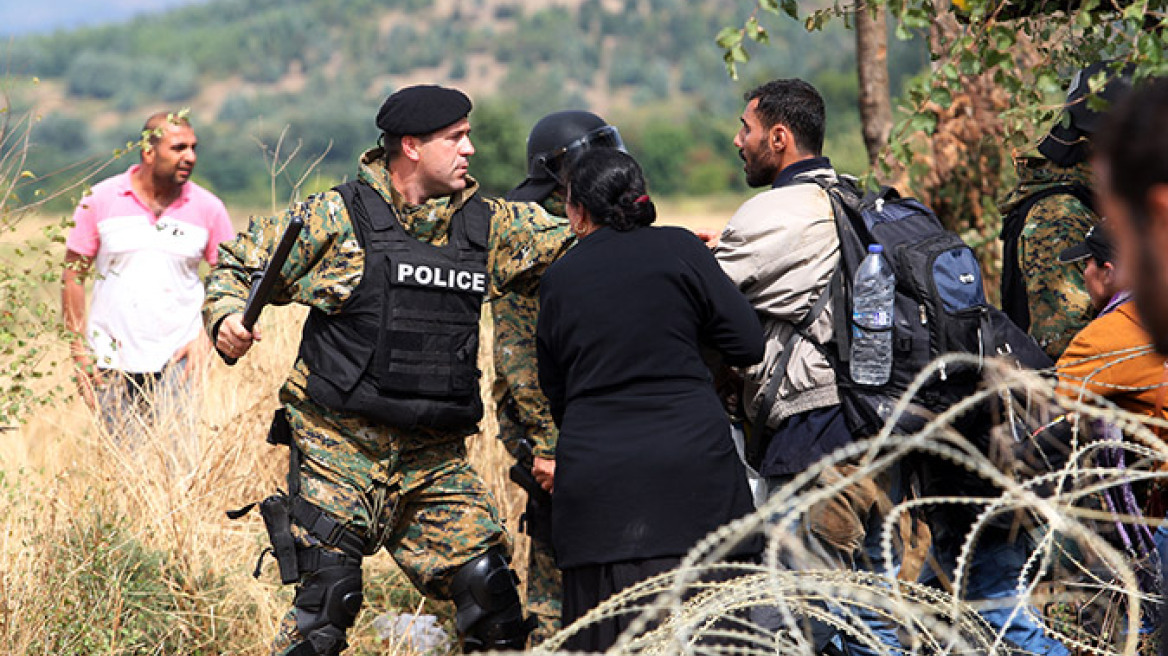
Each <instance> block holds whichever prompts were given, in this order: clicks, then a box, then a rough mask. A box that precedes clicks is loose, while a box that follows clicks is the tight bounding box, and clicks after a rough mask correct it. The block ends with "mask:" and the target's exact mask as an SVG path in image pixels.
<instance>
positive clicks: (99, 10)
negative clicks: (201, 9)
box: [0, 0, 207, 37]
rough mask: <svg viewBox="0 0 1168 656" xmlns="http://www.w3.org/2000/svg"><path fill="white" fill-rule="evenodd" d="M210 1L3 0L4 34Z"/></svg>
mask: <svg viewBox="0 0 1168 656" xmlns="http://www.w3.org/2000/svg"><path fill="white" fill-rule="evenodd" d="M206 1H207V0H0V36H3V37H10V36H21V35H24V34H37V33H47V32H53V31H55V30H67V29H72V28H76V27H83V26H90V25H100V24H102V23H119V22H122V21H125V20H128V19H130V18H133V17H134V16H137V15H139V14H143V13H149V12H158V11H164V10H166V9H170V8H172V7H177V6H180V5H186V4H196V3H200V2H206Z"/></svg>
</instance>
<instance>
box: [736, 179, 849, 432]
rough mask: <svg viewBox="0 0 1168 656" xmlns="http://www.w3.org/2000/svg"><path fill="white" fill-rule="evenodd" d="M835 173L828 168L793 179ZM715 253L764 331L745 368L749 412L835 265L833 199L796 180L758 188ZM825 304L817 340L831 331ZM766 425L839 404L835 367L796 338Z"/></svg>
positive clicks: (814, 329) (814, 328)
mask: <svg viewBox="0 0 1168 656" xmlns="http://www.w3.org/2000/svg"><path fill="white" fill-rule="evenodd" d="M808 176H831V177H834V176H835V171H833V170H832V169H830V168H822V169H815V170H812V171H809V172H806V173H802V174H800V175H798V176H796V178H795V180H796V181H798V180H801V179H803V178H806V177H808ZM714 255H715V256H716V257H717V258H718V262H719V263H721V265H722V269H723V270H725V272H726V274H727V275H728V276H730V279H731V280H733V281H734V283H735V284H736V285H738V288H739V289H740V290H742V293H743V294H744V295H746V298H747V299H748V300H749V301H750V303H751V305H753V306H754V309H755V311H756V312H758V315H759V319H760V320H761V321H762V325H763V330H764V331H765V333H766V338H767V344H766V355H765V356H764V357H763V361H762V362H761V363H760V364H758V365H755V366H753V367H751V368H749V369H747V370H746V372H745V374H746V391H745V398H746V400H747V402H746V411H747V416H748V417H754V416H755V415H756V414H757V413H758V408H759V405H760V403H761V402H762V396H763V393H764V391H765V389H766V384H767V382H768V381H769V380H770V377H771V376H772V375H775V374H776V372H774V371H773V369H774V368H775V365H776V364H777V363H778V360H779V358H780V356H781V355H782V349H783V345H784V344H785V343H786V341H787V339H788V337H790V336H791V334H792V333H794V330H795V326H796V325H797V324H798V323H799V322H800V321H802V320H803V317H804V316H805V315H806V314H807V312H808V311H809V310H810V309H811V307H812V305H814V304H815V301H817V300H818V299H819V296H820V295H821V294H824V293H826V292H827V289H828V285H829V283H830V281H831V277H832V274H833V273H834V272H835V269H836V266H837V265H838V264H839V237H838V236H837V234H836V225H835V218H834V216H833V214H832V209H831V200H830V199H829V198H828V195H827V192H825V191H824V190H823V189H822V188H820V187H819V185H817V184H815V183H814V182H810V181H808V182H795V183H792V184H788V185H786V186H782V187H779V188H776V189H770V190H768V191H764V192H762V193H760V194H758V195H757V196H755V197H754V198H751V199H750V200H748V201H746V203H744V204H743V205H742V207H740V208H738V211H737V212H735V214H734V216H733V217H731V218H730V222H729V223H727V224H726V228H725V229H724V230H723V231H722V237H721V240H720V241H719V243H718V246H717V248H716V249H715V250H714ZM831 306H832V304H831V303H830V302H829V303H828V304H827V306H826V308H824V310H823V312H822V313H821V314H820V315H819V318H818V319H816V320H815V322H814V323H813V324H812V325H811V327H810V328H809V329H808V331H807V332H808V333H809V334H810V335H811V336H812V337H814V338H815V340H816V341H818V342H820V343H823V342H826V341H827V340H828V339H830V338H831V334H832V315H833V312H832V307H831ZM791 348H792V349H793V353H792V356H791V359H790V362H789V363H788V365H787V370H786V372H777V373H778V374H780V375H783V376H784V378H783V379H782V382H781V383H780V385H779V389H778V394H777V396H776V398H775V404H774V406H773V407H772V408H771V411H770V415H769V417H768V419H767V425H768V426H770V427H771V428H774V427H776V426H777V425H778V424H779V422H781V421H782V420H783V419H786V418H787V417H790V416H791V415H794V414H798V413H801V412H806V411H808V410H815V409H818V408H824V407H830V406H832V405H836V404H838V403H839V394H838V392H837V390H836V386H835V372H834V371H833V370H832V368H831V365H830V364H829V363H828V361H827V359H826V358H825V357H824V356H823V354H822V353H820V351H819V350H818V349H817V347H816V346H815V345H814V344H811V343H809V342H807V341H806V340H802V339H800V340H796V341H795V343H794V344H793V346H792V347H791Z"/></svg>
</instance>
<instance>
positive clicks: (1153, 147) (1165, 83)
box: [1096, 78, 1168, 227]
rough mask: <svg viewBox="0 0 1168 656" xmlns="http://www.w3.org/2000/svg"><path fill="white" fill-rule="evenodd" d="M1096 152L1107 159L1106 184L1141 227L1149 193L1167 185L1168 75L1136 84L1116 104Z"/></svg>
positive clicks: (1102, 132) (1134, 221) (1105, 124)
mask: <svg viewBox="0 0 1168 656" xmlns="http://www.w3.org/2000/svg"><path fill="white" fill-rule="evenodd" d="M1096 147H1097V151H1096V152H1097V153H1098V155H1099V156H1100V157H1101V158H1103V159H1104V160H1106V161H1107V164H1108V167H1109V169H1110V170H1109V171H1108V173H1107V175H1108V185H1109V186H1110V187H1111V189H1112V190H1113V191H1114V192H1115V194H1116V195H1117V196H1118V197H1119V198H1120V199H1121V200H1122V201H1123V202H1124V204H1126V205H1127V206H1128V207H1129V208H1130V209H1131V219H1132V221H1133V223H1136V224H1137V225H1139V226H1140V227H1143V222H1144V220H1145V218H1146V216H1147V213H1146V209H1147V201H1148V192H1149V191H1150V190H1151V188H1152V187H1154V186H1156V185H1158V184H1168V78H1160V79H1157V80H1154V81H1151V82H1149V83H1147V84H1144V85H1141V86H1139V87H1137V88H1136V89H1135V90H1134V91H1132V93H1131V94H1129V95H1128V96H1127V97H1126V98H1124V99H1123V101H1121V102H1120V103H1119V105H1118V106H1116V108H1115V110H1114V111H1113V112H1112V113H1111V114H1110V115H1109V116H1108V117H1107V119H1106V122H1105V123H1104V126H1103V129H1102V130H1101V131H1100V133H1099V139H1098V144H1097V146H1096Z"/></svg>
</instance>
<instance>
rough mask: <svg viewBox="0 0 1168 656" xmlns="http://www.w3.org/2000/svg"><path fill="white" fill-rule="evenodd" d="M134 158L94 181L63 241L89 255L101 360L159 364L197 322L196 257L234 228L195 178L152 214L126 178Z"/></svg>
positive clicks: (128, 367)
mask: <svg viewBox="0 0 1168 656" xmlns="http://www.w3.org/2000/svg"><path fill="white" fill-rule="evenodd" d="M137 169H138V166H137V165H135V166H133V167H131V168H130V169H129V170H128V171H126V172H125V173H122V174H121V175H116V176H114V177H112V178H109V179H107V180H103V181H102V182H100V183H98V184H96V185H94V187H93V191H92V193H91V194H90V195H88V196H86V197H85V198H83V199H82V200H81V203H80V205H79V206H78V207H77V211H76V212H74V213H73V222H74V223H75V226H74V228H73V230H72V231H70V233H69V238H68V239H67V240H66V241H65V247H66V248H67V249H69V250H71V251H74V252H75V253H78V254H79V255H84V256H87V257H92V258H93V271H94V273H95V275H94V276H93V280H94V283H93V301H92V302H91V303H90V310H89V324H88V327H87V337H88V339H89V345H90V347H91V348H92V349H93V352H94V354H95V355H96V357H97V363H98V366H100V367H102V368H106V369H120V370H122V371H127V372H131V373H147V372H157V371H161V370H162V368H163V367H164V366H165V365H166V363H167V361H169V360H170V358H171V356H172V355H174V353H175V351H177V350H178V349H179V348H181V347H182V346H183V345H184V344H186V343H188V342H190V341H191V340H192V339H194V338H195V337H196V336H198V334H199V331H201V330H202V329H203V328H202V321H201V319H200V315H199V312H200V309H201V307H202V304H203V283H202V281H201V280H200V279H199V263H200V262H202V261H203V260H206V261H207V262H209V263H210V264H212V265H213V264H215V263H216V262H217V261H218V247H219V242H221V241H224V240H227V239H230V238H231V237H232V236H233V235H234V234H235V229H234V228H233V227H232V225H231V219H230V218H229V217H228V215H227V209H226V208H225V207H224V206H223V203H222V201H220V200H219V199H218V198H216V197H215V195H214V194H212V193H211V192H209V191H207V190H205V189H203V188H202V187H200V186H198V185H197V184H195V183H193V182H187V183H186V184H184V185H183V187H182V193H181V195H180V196H179V197H178V199H177V200H175V201H174V202H173V203H171V205H170V206H169V207H167V208H166V210H164V211H163V212H162V215H161V216H159V217H157V218H156V217H155V216H154V213H153V212H152V211H150V209H149V207H147V205H146V204H145V203H143V202H142V201H141V200H139V199H138V197H137V196H135V195H134V191H133V189H132V187H131V185H130V176H131V175H132V174H133V173H134V171H136V170H137Z"/></svg>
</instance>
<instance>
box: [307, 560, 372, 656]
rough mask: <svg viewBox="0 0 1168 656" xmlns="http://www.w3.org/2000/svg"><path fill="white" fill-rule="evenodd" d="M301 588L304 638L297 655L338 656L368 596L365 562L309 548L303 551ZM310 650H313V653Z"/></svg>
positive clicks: (346, 644)
mask: <svg viewBox="0 0 1168 656" xmlns="http://www.w3.org/2000/svg"><path fill="white" fill-rule="evenodd" d="M300 556H301V558H300V561H301V575H302V578H301V579H300V585H299V586H298V587H297V588H296V599H295V600H294V601H293V602H292V605H293V606H295V607H296V611H297V612H296V630H297V631H299V632H300V635H302V636H304V642H302V643H300V645H298V646H297V649H298V650H301V649H302V651H294V652H293V653H294V654H301V653H304V654H317V655H319V656H334V655H335V654H340V653H341V652H342V651H344V649H345V647H347V646H348V643H347V642H346V641H345V631H346V630H347V629H348V628H349V627H351V626H353V622H355V621H356V620H357V613H358V612H359V611H360V610H361V604H362V603H363V602H364V601H365V597H364V595H363V594H362V592H361V559H360V558H354V557H352V556H346V555H344V554H340V553H336V552H331V551H324V550H323V549H320V548H319V547H309V548H307V549H303V550H302V551H301V552H300ZM309 648H311V649H312V651H309Z"/></svg>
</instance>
